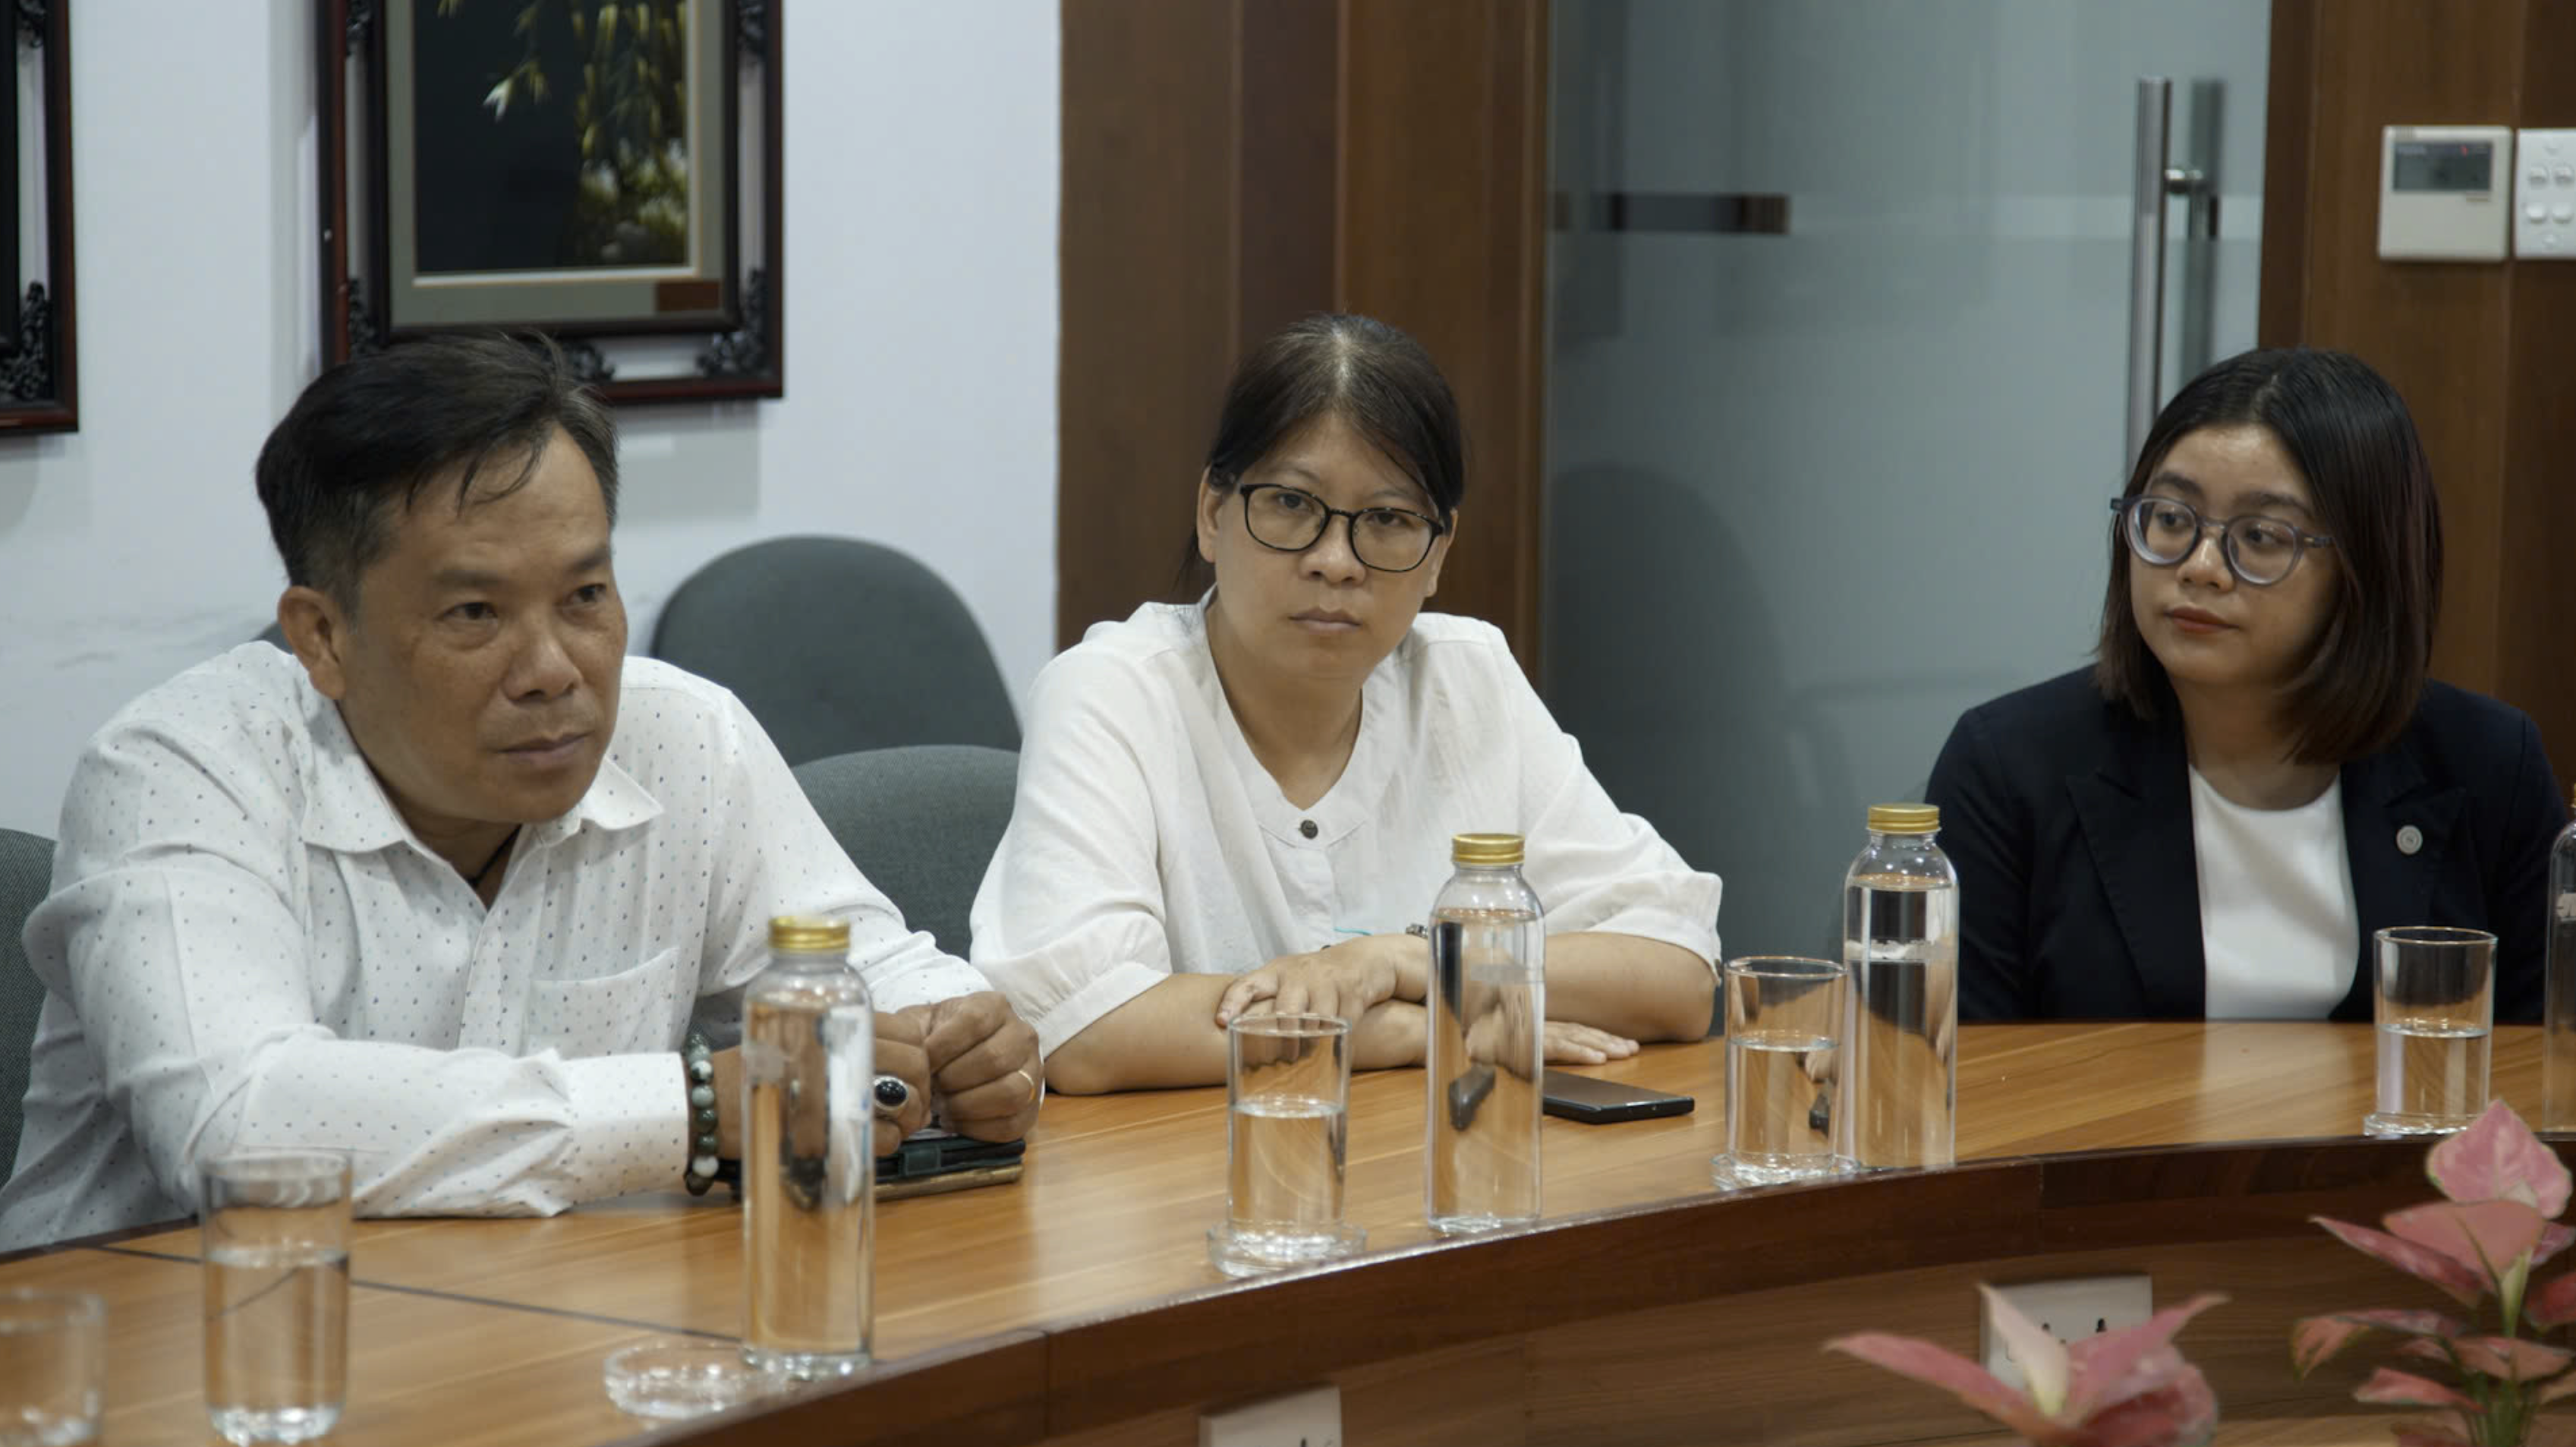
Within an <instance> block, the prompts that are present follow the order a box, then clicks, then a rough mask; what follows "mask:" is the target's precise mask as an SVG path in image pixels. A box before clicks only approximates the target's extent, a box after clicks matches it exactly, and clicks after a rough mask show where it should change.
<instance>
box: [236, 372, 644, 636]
mask: <svg viewBox="0 0 2576 1447" xmlns="http://www.w3.org/2000/svg"><path fill="white" fill-rule="evenodd" d="M557 430H561V431H562V432H563V434H564V435H565V436H567V437H569V438H571V439H572V442H573V445H574V446H576V447H579V448H580V449H581V452H582V456H583V457H584V458H586V459H588V460H589V462H590V470H591V471H592V472H593V473H596V474H597V475H598V477H599V495H600V499H601V501H603V502H604V503H606V504H607V507H608V519H609V521H610V522H611V523H612V524H613V523H615V522H616V521H617V422H616V419H615V418H613V417H612V416H610V414H609V411H608V408H607V406H606V405H605V404H603V403H602V402H601V401H600V400H599V397H598V395H597V394H596V393H593V392H591V391H590V390H589V389H588V388H586V387H584V386H583V385H582V384H581V383H580V382H579V381H577V380H576V379H575V378H574V377H573V375H572V374H571V373H570V372H569V371H568V370H566V369H565V367H564V365H563V358H562V354H561V353H559V352H558V351H556V350H555V348H554V346H553V344H552V343H550V342H547V341H545V340H544V339H542V338H538V339H535V340H533V341H520V340H516V339H513V338H508V337H500V336H439V337H427V338H423V339H421V340H419V341H409V342H402V343H398V344H396V345H394V346H390V347H387V348H384V349H383V350H381V351H375V352H369V353H366V354H364V355H362V356H357V357H352V358H350V359H349V360H348V361H346V362H343V363H341V364H340V365H338V366H336V367H333V368H332V369H331V370H329V371H327V372H324V373H323V374H322V375H321V376H320V377H318V378H315V379H314V382H313V385H311V386H309V387H307V388H305V389H304V395H303V396H301V397H298V398H296V399H295V406H294V407H293V408H292V409H290V410H289V411H288V412H287V414H286V418H285V420H284V421H282V422H279V423H278V424H277V427H276V429H275V430H274V431H272V432H270V433H269V434H268V443H267V445H266V446H264V447H262V448H261V449H260V451H259V466H258V470H257V474H256V475H257V477H258V481H259V501H260V505H261V506H262V507H265V508H266V509H267V510H268V531H269V536H270V537H272V538H274V539H275V540H276V542H277V553H278V556H279V557H280V558H282V559H283V560H284V561H285V563H286V580H287V581H288V582H289V583H292V584H296V585H299V586H303V587H309V588H315V589H319V590H320V591H322V592H324V593H327V594H329V595H330V596H331V598H332V599H333V600H334V601H335V602H337V603H338V604H339V605H340V606H341V607H342V608H344V609H347V610H349V611H351V612H355V611H356V609H357V606H358V579H359V576H360V575H361V574H363V573H364V572H365V571H366V570H367V569H368V567H370V566H371V565H373V564H374V563H375V562H376V561H377V560H378V559H379V558H382V557H383V556H384V555H385V551H386V549H387V548H388V547H390V546H391V542H392V521H393V515H394V513H395V512H396V511H397V510H408V509H409V508H410V507H412V506H413V504H414V503H415V502H417V501H418V499H419V497H420V492H421V489H422V488H424V487H426V486H429V485H430V484H431V483H433V482H438V481H441V480H443V479H452V480H453V482H454V485H455V488H456V505H457V507H458V508H459V509H460V510H461V509H462V508H463V507H464V506H465V504H466V500H467V499H468V498H469V497H470V496H472V495H474V492H475V490H476V488H477V487H478V486H479V487H480V488H481V489H482V495H483V496H484V497H486V498H490V497H497V496H502V495H506V494H508V493H510V492H514V491H516V490H517V489H519V488H521V487H524V486H526V485H527V481H528V478H529V477H530V476H531V475H532V474H534V473H535V471H536V466H537V458H538V455H539V454H540V453H542V452H543V451H544V450H545V447H546V444H547V443H548V442H550V441H552V440H553V438H554V434H555V433H556V431H557ZM495 465H498V466H500V467H503V468H515V469H517V471H516V475H515V476H513V477H510V478H509V479H507V480H506V481H499V482H497V484H496V480H495V478H494V477H490V476H487V475H486V469H487V468H488V467H492V466H495Z"/></svg>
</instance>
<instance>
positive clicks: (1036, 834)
mask: <svg viewBox="0 0 2576 1447" xmlns="http://www.w3.org/2000/svg"><path fill="white" fill-rule="evenodd" d="M1150 696H1151V693H1150V691H1149V690H1148V689H1147V688H1146V687H1145V685H1144V684H1143V682H1142V681H1141V680H1139V679H1136V678H1132V677H1129V676H1127V674H1126V672H1125V669H1124V668H1123V667H1122V665H1121V664H1119V663H1118V662H1117V661H1116V660H1112V659H1103V658H1096V657H1086V656H1085V655H1084V654H1082V653H1081V652H1079V651H1076V652H1073V653H1067V654H1065V655H1063V656H1062V657H1060V658H1058V659H1056V660H1055V661H1054V662H1053V663H1050V664H1049V665H1047V667H1046V669H1045V670H1044V671H1043V672H1042V673H1040V674H1039V676H1038V681H1037V684H1036V686H1035V687H1034V688H1033V689H1032V690H1031V693H1030V698H1029V725H1028V732H1027V737H1026V739H1025V742H1024V744H1023V746H1022V750H1021V754H1020V777H1019V787H1018V791H1017V794H1016V796H1015V798H1014V801H1013V804H1012V809H1011V823H1010V827H1009V829H1007V830H1006V831H1004V833H1003V835H1002V843H1001V847H1000V848H999V849H997V850H996V851H995V852H994V855H993V862H992V864H991V865H990V866H989V867H988V868H987V869H986V870H985V872H984V882H983V885H982V887H981V888H980V889H978V890H977V891H976V894H975V908H974V916H973V925H974V937H975V942H974V953H975V965H976V968H978V969H980V970H981V971H983V973H984V975H985V976H986V977H987V978H989V979H991V980H992V982H993V984H994V986H995V987H996V988H998V989H1000V990H1001V991H1002V993H1003V994H1004V995H1006V996H1008V997H1009V999H1010V1001H1011V1005H1012V1007H1013V1008H1014V1009H1016V1010H1018V1011H1019V1013H1020V1015H1021V1018H1023V1019H1025V1020H1027V1021H1028V1022H1029V1023H1030V1024H1031V1025H1032V1026H1034V1027H1036V1029H1037V1032H1038V1048H1039V1049H1040V1050H1041V1051H1043V1052H1046V1053H1049V1054H1052V1053H1053V1052H1054V1051H1055V1049H1056V1047H1057V1046H1059V1045H1062V1044H1063V1043H1064V1042H1065V1041H1067V1040H1070V1039H1072V1038H1073V1037H1074V1036H1076V1035H1079V1034H1081V1033H1082V1031H1083V1030H1084V1029H1086V1028H1087V1027H1089V1026H1090V1024H1091V1023H1092V1022H1093V1021H1095V1020H1098V1019H1099V1018H1100V1017H1101V1016H1103V1015H1106V1014H1108V1013H1109V1012H1110V1011H1112V1010H1115V1009H1117V1008H1118V1007H1119V1006H1121V1005H1123V1004H1125V1003H1127V1002H1128V1001H1129V1000H1132V999H1134V998H1135V997H1136V996H1138V995H1141V994H1143V993H1144V992H1145V991H1147V990H1149V989H1151V988H1153V987H1154V986H1155V985H1156V984H1158V983H1160V982H1161V981H1162V980H1164V979H1166V978H1169V977H1170V975H1171V973H1172V951H1171V943H1170V939H1169V936H1168V935H1167V934H1166V932H1165V920H1164V898H1163V886H1162V879H1161V876H1160V873H1159V872H1158V867H1157V860H1158V858H1159V844H1158V837H1157V831H1156V826H1155V819H1154V805H1153V800H1152V791H1151V788H1150V787H1149V782H1148V780H1147V777H1146V771H1145V766H1144V763H1143V761H1142V757H1141V756H1140V753H1139V732H1140V730H1145V731H1150V730H1151V729H1152V728H1154V727H1155V724H1154V721H1152V720H1150V719H1147V718H1143V717H1127V716H1125V713H1126V712H1134V711H1137V710H1140V709H1142V708H1143V707H1145V703H1144V701H1145V700H1146V699H1147V698H1149V697H1150ZM1122 705H1124V711H1122ZM1173 747H1177V745H1174V746H1173Z"/></svg>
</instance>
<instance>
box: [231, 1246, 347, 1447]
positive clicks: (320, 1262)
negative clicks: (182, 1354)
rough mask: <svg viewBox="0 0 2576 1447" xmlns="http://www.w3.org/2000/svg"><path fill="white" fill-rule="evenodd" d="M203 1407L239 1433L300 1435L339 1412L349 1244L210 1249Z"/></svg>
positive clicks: (343, 1390)
mask: <svg viewBox="0 0 2576 1447" xmlns="http://www.w3.org/2000/svg"><path fill="white" fill-rule="evenodd" d="M205 1279H206V1412H207V1415H208V1417H209V1418H210V1419H211V1420H212V1422H213V1423H214V1428H215V1431H216V1432H218V1433H220V1434H221V1435H222V1436H223V1437H224V1438H225V1440H227V1441H231V1442H237V1443H251V1442H303V1441H308V1440H310V1439H312V1438H315V1437H319V1436H321V1435H322V1434H323V1433H325V1432H328V1431H330V1430H331V1429H332V1427H333V1426H335V1425H337V1424H338V1422H339V1420H340V1406H341V1403H342V1402H344V1401H346V1400H347V1396H348V1379H349V1253H348V1252H347V1251H345V1250H342V1249H339V1248H337V1247H332V1246H319V1245H313V1244H309V1243H292V1242H290V1243H286V1244H265V1243H263V1244H257V1245H249V1246H228V1247H221V1248H217V1249H214V1250H211V1251H209V1252H207V1254H206V1270H205Z"/></svg>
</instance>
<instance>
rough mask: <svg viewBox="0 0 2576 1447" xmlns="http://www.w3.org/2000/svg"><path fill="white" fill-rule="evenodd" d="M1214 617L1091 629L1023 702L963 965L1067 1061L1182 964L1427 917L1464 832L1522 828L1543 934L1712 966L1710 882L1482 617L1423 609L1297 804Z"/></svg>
mask: <svg viewBox="0 0 2576 1447" xmlns="http://www.w3.org/2000/svg"><path fill="white" fill-rule="evenodd" d="M1204 606H1205V604H1204V601H1202V602H1201V603H1199V604H1167V603H1149V604H1147V605H1145V606H1144V607H1142V608H1139V609H1137V610H1136V612H1135V613H1134V615H1132V616H1131V617H1129V618H1127V619H1126V620H1125V621H1124V622H1116V623H1100V624H1095V625H1094V626H1093V627H1092V628H1091V630H1090V632H1089V633H1087V634H1086V635H1085V636H1084V638H1083V640H1082V642H1081V643H1079V644H1076V645H1075V646H1074V647H1072V648H1070V649H1067V650H1066V651H1065V652H1064V653H1063V654H1061V655H1059V656H1058V657H1057V658H1056V659H1055V660H1054V661H1053V662H1051V663H1049V664H1048V665H1047V666H1046V668H1045V669H1044V670H1043V671H1042V672H1040V673H1039V675H1038V680H1037V683H1036V685H1035V686H1034V688H1033V689H1032V690H1031V693H1030V697H1029V709H1028V729H1027V739H1026V742H1025V744H1024V745H1023V747H1022V751H1021V755H1020V776H1019V794H1018V801H1017V804H1016V805H1015V807H1014V809H1013V811H1012V816H1011V824H1010V828H1009V830H1008V832H1006V833H1005V834H1004V835H1003V837H1002V844H1001V847H1000V849H999V850H997V851H996V852H995V854H994V856H993V862H992V864H991V866H990V867H989V868H988V869H987V870H986V872H985V875H984V883H983V887H982V888H981V890H979V891H978V892H977V894H976V897H975V909H974V940H975V943H974V962H975V965H976V967H977V968H978V969H979V970H980V971H981V972H982V973H983V974H984V975H985V977H986V978H988V979H990V980H991V981H992V982H993V985H994V987H995V988H997V989H999V990H1001V991H1002V992H1003V993H1005V994H1006V995H1008V996H1009V997H1010V1000H1011V1003H1012V1004H1013V1005H1014V1006H1015V1007H1017V1008H1018V1010H1019V1012H1020V1014H1021V1015H1022V1016H1023V1017H1024V1018H1025V1019H1027V1020H1028V1021H1029V1023H1030V1024H1032V1025H1034V1026H1035V1027H1036V1028H1037V1032H1038V1042H1039V1046H1040V1048H1041V1049H1043V1050H1045V1051H1048V1052H1050V1053H1052V1052H1053V1051H1054V1050H1055V1048H1056V1047H1057V1046H1059V1045H1062V1044H1063V1043H1064V1042H1065V1041H1067V1040H1069V1039H1071V1038H1073V1037H1074V1036H1075V1035H1077V1034H1079V1033H1081V1032H1082V1030H1083V1029H1084V1028H1085V1027H1086V1026H1088V1025H1090V1024H1091V1022H1092V1021H1094V1020H1097V1019H1099V1018H1100V1017H1101V1016H1103V1015H1106V1014H1108V1013H1109V1012H1110V1011H1112V1010H1114V1009H1116V1008H1118V1007H1119V1006H1120V1005H1123V1004H1125V1003H1126V1002H1127V1001H1129V1000H1131V999H1134V998H1135V997H1136V996H1137V995H1139V994H1141V993H1143V992H1144V991H1145V990H1147V989H1149V988H1151V987H1152V986H1153V985H1154V984H1155V983H1156V982H1157V981H1160V980H1162V979H1164V978H1165V977H1167V976H1169V975H1170V974H1172V973H1173V972H1174V971H1187V972H1191V973H1199V974H1240V973H1242V972H1244V971H1246V970H1251V969H1255V968H1257V967H1259V966H1261V965H1263V964H1266V963H1268V962H1269V961H1270V960H1272V959H1275V958H1277V957H1279V956H1281V955H1288V954H1296V953H1301V952H1304V951H1308V950H1316V949H1321V948H1323V947H1325V946H1327V945H1331V944H1334V943H1336V942H1338V941H1340V940H1344V939H1349V938H1353V937H1355V936H1359V935H1369V934H1389V933H1397V932H1401V931H1402V930H1403V929H1404V927H1405V926H1406V925H1408V924H1411V923H1414V922H1416V921H1419V920H1422V919H1423V918H1425V917H1426V916H1427V915H1428V914H1429V913H1430V910H1431V902H1432V899H1433V897H1434V896H1436V895H1437V894H1438V893H1439V891H1440V887H1441V885H1442V884H1444V883H1445V882H1446V881H1447V880H1448V878H1449V874H1450V872H1451V871H1450V862H1449V838H1450V836H1451V835H1453V834H1461V833H1474V832H1508V833H1516V834H1521V835H1524V836H1526V837H1527V839H1528V841H1529V843H1528V856H1527V862H1526V863H1525V865H1524V866H1523V872H1524V874H1525V875H1526V877H1527V878H1528V880H1529V882H1530V885H1531V887H1532V888H1534V889H1535V890H1536V891H1537V892H1538V896H1539V900H1540V903H1541V905H1542V906H1543V907H1544V908H1545V910H1546V911H1547V928H1548V930H1549V932H1551V933H1568V932H1574V931H1591V930H1598V931H1608V932H1611V933H1617V934H1629V935H1638V936H1642V937H1644V938H1647V939H1656V940H1663V941H1665V942H1667V943H1670V944H1675V945H1679V946H1681V947H1682V948H1684V949H1687V950H1689V951H1691V952H1692V953H1693V954H1696V955H1698V956H1699V957H1700V958H1702V959H1704V960H1710V961H1714V960H1715V959H1716V958H1717V953H1718V937H1717V906H1718V888H1719V886H1718V879H1717V876H1715V875H1713V874H1703V873H1699V872H1696V871H1694V870H1692V869H1691V868H1690V866H1689V865H1687V864H1685V863H1683V862H1682V858H1681V856H1680V855H1679V854H1677V853H1675V852H1674V851H1673V849H1672V847H1671V846H1670V845H1668V844H1666V843H1665V842H1664V841H1663V839H1662V838H1661V837H1659V836H1658V835H1657V834H1656V833H1655V831H1654V829H1653V828H1652V827H1651V826H1650V825H1648V824H1647V823H1646V821H1644V820H1643V819H1640V818H1637V817H1636V816H1635V815H1632V814H1623V813H1620V812H1619V810H1618V807H1617V806H1616V805H1614V804H1612V803H1611V802H1610V796H1609V795H1608V794H1606V793H1604V792H1602V789H1601V786H1600V784H1599V783H1597V782H1595V781H1594V779H1593V777H1592V775H1591V773H1590V771H1588V770H1586V769H1585V768H1584V767H1583V756H1582V751H1581V749H1580V748H1578V747H1577V746H1576V744H1575V741H1574V739H1573V737H1572V736H1571V735H1569V734H1567V733H1566V732H1565V731H1564V730H1562V729H1560V728H1558V727H1557V726H1556V720H1555V719H1553V718H1551V717H1549V715H1548V711H1547V706H1546V705H1545V704H1543V703H1541V702H1540V701H1539V698H1538V695H1537V693H1536V692H1535V691H1533V690H1532V689H1531V688H1530V686H1529V681H1528V680H1527V679H1526V678H1524V677H1523V676H1522V674H1521V670H1520V665H1519V663H1518V662H1517V661H1516V660H1514V659H1513V657H1512V655H1511V650H1510V649H1509V648H1507V647H1505V646H1504V643H1503V637H1502V634H1501V633H1500V632H1498V631H1497V630H1496V629H1495V628H1494V627H1493V626H1492V625H1490V624H1487V623H1483V622H1479V621H1477V620H1475V619H1472V618H1460V617H1453V616H1450V615H1447V614H1440V613H1424V614H1422V615H1420V616H1418V617H1417V618H1415V620H1414V623H1413V628H1412V631H1411V632H1409V633H1407V634H1406V635H1405V638H1404V641H1403V642H1401V643H1399V644H1397V645H1396V647H1395V650H1394V651H1393V652H1392V653H1390V654H1388V655H1387V657H1386V658H1385V659H1384V660H1383V661H1382V662H1380V663H1379V664H1378V666H1377V668H1376V669H1375V670H1374V671H1373V672H1371V673H1370V674H1369V676H1368V678H1367V680H1366V682H1365V683H1364V684H1363V685H1362V687H1361V691H1360V726H1359V737H1358V739H1357V741H1356V742H1355V743H1354V744H1353V745H1352V748H1351V757H1350V762H1349V764H1348V765H1346V766H1345V767H1344V768H1343V770H1342V775H1341V777H1340V778H1339V779H1338V780H1336V781H1335V782H1334V784H1333V786H1332V788H1331V790H1330V791H1328V792H1327V793H1326V794H1325V795H1324V797H1322V798H1321V799H1318V800H1317V801H1315V803H1314V804H1313V806H1312V807H1309V808H1304V809H1300V808H1297V807H1296V806H1294V805H1292V804H1290V803H1289V802H1288V799H1287V797H1286V796H1285V795H1283V794H1282V793H1281V792H1280V791H1279V786H1278V784H1277V783H1276V782H1275V781H1274V780H1272V778H1271V777H1270V774H1269V772H1268V771H1267V770H1266V769H1264V768H1263V767H1262V766H1261V764H1260V762H1259V761H1258V760H1256V759H1255V758H1254V757H1253V754H1252V749H1251V746H1250V745H1249V744H1247V743H1246V742H1245V740H1244V737H1243V730H1242V729H1241V728H1240V727H1238V726H1237V725H1236V723H1235V719H1234V712H1233V710H1232V708H1230V707H1229V706H1228V705H1227V703H1226V699H1225V692H1224V690H1223V689H1222V688H1221V687H1220V686H1219V684H1218V682H1217V675H1216V664H1215V661H1214V660H1213V659H1212V658H1211V657H1210V655H1209V653H1208V643H1207V631H1206V619H1205V614H1204V612H1203V611H1202V610H1203V608H1204Z"/></svg>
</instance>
